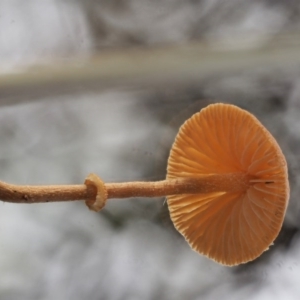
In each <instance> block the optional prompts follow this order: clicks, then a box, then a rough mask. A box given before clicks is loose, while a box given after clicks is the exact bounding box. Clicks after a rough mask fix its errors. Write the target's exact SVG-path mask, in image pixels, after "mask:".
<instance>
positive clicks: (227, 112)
mask: <svg viewBox="0 0 300 300" xmlns="http://www.w3.org/2000/svg"><path fill="white" fill-rule="evenodd" d="M157 196H167V201H168V206H169V210H170V214H171V219H172V221H173V223H174V225H175V227H176V228H177V229H178V231H179V232H180V233H181V234H182V235H183V236H184V237H185V238H186V240H187V241H188V243H189V244H190V245H191V247H192V248H193V249H194V250H196V251H197V252H199V253H201V254H204V255H206V256H208V257H210V258H212V259H214V260H215V261H217V262H219V263H222V264H224V265H237V264H240V263H245V262H248V261H250V260H253V259H255V258H256V257H258V256H259V255H261V254H262V252H264V251H265V250H267V249H268V247H269V246H270V245H271V244H272V242H273V241H274V239H275V238H276V236H277V235H278V233H279V231H280V228H281V226H282V222H283V219H284V215H285V211H286V208H287V204H288V198H289V184H288V178H287V164H286V161H285V158H284V155H283V154H282V152H281V150H280V148H279V146H278V144H277V142H276V141H275V139H274V138H273V137H272V135H271V134H270V133H269V132H268V131H267V130H266V129H265V128H264V126H263V125H262V124H261V123H260V122H259V121H258V120H257V119H256V118H255V117H254V116H253V115H252V114H250V113H248V112H246V111H244V110H242V109H240V108H238V107H236V106H233V105H226V104H213V105H209V106H208V107H207V108H204V109H203V110H201V111H200V112H199V113H196V114H195V115H193V116H192V117H191V118H190V119H189V120H187V121H186V122H185V123H184V124H183V125H182V127H181V128H180V130H179V133H178V135H177V137H176V140H175V142H174V144H173V147H172V149H171V153H170V157H169V161H168V171H167V178H166V180H163V181H158V182H126V183H104V182H103V181H102V180H101V179H100V178H99V177H98V176H97V175H95V174H90V175H89V176H88V177H87V178H86V181H85V184H83V185H70V186H59V185H58V186H18V185H11V184H7V183H4V182H0V199H1V200H3V201H7V202H14V203H39V202H50V201H51V202H56V201H72V200H84V199H85V200H86V204H87V206H88V207H89V208H90V209H92V210H95V211H99V210H101V209H102V208H103V207H104V205H105V203H106V200H107V199H109V198H127V197H157Z"/></svg>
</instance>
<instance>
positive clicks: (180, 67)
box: [0, 34, 300, 104]
mask: <svg viewBox="0 0 300 300" xmlns="http://www.w3.org/2000/svg"><path fill="white" fill-rule="evenodd" d="M299 65H300V35H298V34H294V35H284V36H276V37H273V38H272V40H270V38H269V39H267V38H266V37H257V36H254V37H251V36H248V37H246V38H243V39H241V38H239V39H231V40H230V41H229V40H224V41H221V40H216V41H210V42H207V43H205V44H203V43H201V44H200V43H192V44H188V45H179V46H178V45H177V46H169V47H161V48H150V49H149V48H138V49H127V50H119V51H110V52H109V51H107V52H102V53H100V54H99V55H98V56H96V57H93V58H90V59H86V60H76V61H68V62H64V63H61V64H60V63H52V64H51V65H50V64H49V65H47V66H40V67H36V68H28V69H27V70H26V71H23V72H20V73H14V74H2V75H0V99H1V100H0V104H1V103H2V104H7V103H9V102H8V101H10V100H9V99H11V98H13V99H14V100H15V101H14V102H16V103H18V102H20V101H23V100H22V99H24V97H25V96H26V95H27V97H32V99H33V98H35V96H41V95H44V94H47V93H49V92H50V93H54V92H58V93H65V92H67V93H72V92H75V91H78V89H79V90H81V89H84V90H86V89H87V88H88V89H106V88H116V87H146V88H147V87H151V88H153V87H160V86H168V85H169V86H170V85H174V84H176V85H177V84H185V83H190V82H196V81H198V80H200V79H201V78H203V77H205V76H211V75H217V74H221V75H222V74H227V73H228V72H236V71H245V70H254V69H255V68H257V67H259V68H262V67H266V68H274V67H286V68H288V67H295V66H296V67H297V66H299ZM25 98H26V97H25ZM4 99H7V100H4ZM32 99H31V100H32Z"/></svg>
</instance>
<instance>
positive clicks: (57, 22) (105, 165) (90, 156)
mask: <svg viewBox="0 0 300 300" xmlns="http://www.w3.org/2000/svg"><path fill="white" fill-rule="evenodd" d="M299 9H300V5H299V4H298V2H297V1H292V0H289V1H267V0H265V1H262V0H261V1H258V0H257V1H244V0H227V1H224V0H223V1H221V0H203V1H192V0H190V1H180V0H164V1H153V0H152V1H150V0H131V1H130V0H119V1H117V0H114V1H112V0H111V1H104V0H103V1H92V0H89V1H84V0H82V1H79V0H78V1H55V0H28V1H22V0H14V1H12V0H0V73H1V74H7V73H14V72H19V71H20V70H24V69H26V68H28V67H30V66H32V65H38V64H43V63H45V62H47V63H49V62H51V61H52V60H53V61H55V60H57V59H60V60H61V59H69V58H70V57H72V58H75V59H76V58H78V59H79V58H82V57H89V56H91V55H94V54H95V53H101V51H103V50H105V51H110V49H111V50H115V49H120V48H130V47H141V48H143V47H154V46H161V45H165V44H168V45H169V44H172V45H177V44H178V46H180V45H184V44H185V43H188V42H193V41H196V40H197V41H201V42H204V43H205V42H206V41H209V40H211V39H220V38H221V39H231V38H232V37H233V36H240V37H243V36H251V35H253V36H255V35H256V34H257V35H258V34H259V35H260V36H264V37H265V38H266V39H271V38H272V36H273V35H274V34H276V33H287V32H294V31H297V30H298V27H299ZM299 78H300V77H299V70H298V69H297V67H296V68H294V69H293V70H292V69H289V68H283V69H276V71H274V69H272V70H269V69H267V68H263V69H251V70H244V71H243V72H238V73H237V72H236V73H234V72H233V73H232V74H231V73H230V74H217V75H216V76H211V77H210V78H207V79H206V80H201V81H200V82H199V84H195V83H193V84H190V85H187V86H185V87H177V86H175V85H174V86H168V87H167V88H165V89H163V88H160V89H156V90H154V89H138V88H137V89H135V90H132V89H130V90H127V89H121V88H116V89H111V90H106V91H103V92H96V91H93V90H91V91H87V90H84V91H82V92H80V91H79V92H77V93H76V94H74V93H73V94H72V95H68V94H63V95H62V94H60V93H57V92H56V91H55V90H54V91H52V90H48V91H46V93H45V96H44V97H41V98H39V99H35V100H34V101H30V97H28V95H24V98H26V99H27V100H26V102H21V103H20V101H14V98H13V97H11V98H10V97H8V98H7V99H9V101H7V99H4V97H2V98H1V99H0V105H1V106H0V141H1V146H0V178H1V180H3V181H8V182H11V183H16V184H74V183H82V182H83V180H84V178H85V177H86V175H87V174H88V173H90V172H95V173H97V174H99V175H100V176H101V177H102V178H103V179H104V180H105V181H107V182H113V181H126V180H131V181H132V180H158V179H163V178H164V177H165V170H166V162H167V157H168V153H169V149H170V147H171V145H172V142H173V139H174V137H175V135H176V132H177V130H178V128H179V126H180V125H181V124H182V123H183V122H184V120H185V119H186V118H188V117H190V116H191V115H192V114H193V113H194V112H196V111H199V110H200V109H201V108H202V107H205V106H206V105H208V104H209V103H212V102H218V101H220V102H228V103H233V104H236V105H238V106H240V107H242V108H245V109H247V110H249V111H250V112H252V113H254V114H255V115H256V116H257V117H258V118H259V119H260V120H261V122H262V123H263V124H264V125H265V126H266V127H267V128H268V129H269V130H270V132H271V133H272V134H273V135H274V136H275V138H276V139H277V140H278V143H279V144H280V146H281V147H282V149H283V152H284V153H285V155H286V157H287V160H288V164H289V178H290V184H291V198H290V204H289V207H288V211H287V215H286V219H285V223H284V226H283V229H282V231H281V233H280V235H279V237H278V238H277V240H276V241H275V244H274V246H272V247H271V249H270V250H269V251H268V252H266V253H264V254H263V255H262V256H261V257H260V258H258V259H257V260H255V261H254V262H251V263H248V264H245V265H242V266H238V267H233V268H228V267H224V266H221V265H218V264H216V263H214V262H213V261H210V260H208V259H206V258H205V257H202V256H200V255H198V254H197V253H195V252H194V251H192V250H191V249H190V248H189V246H188V245H187V243H186V242H185V241H184V239H183V238H182V237H181V236H180V234H178V233H177V232H176V231H175V229H174V227H173V225H172V223H171V221H170V219H169V214H168V209H167V205H166V203H165V202H164V199H162V198H157V199H135V200H133V199H123V200H116V199H113V200H110V201H109V203H108V204H107V206H106V208H105V209H104V210H103V211H102V212H101V213H93V212H90V211H88V209H87V208H86V207H85V205H84V203H81V202H74V203H60V204H36V205H13V204H8V203H0V278H1V279H0V299H28V300H29V299H31V300H33V299H62V300H63V299H91V300H93V299H220V298H221V299H232V300H234V299H239V300H240V299H264V300H265V299H274V297H276V299H299V298H300V287H299V276H300V263H299V258H300V239H299V226H300V223H299V214H300V202H299V199H298V195H299V189H300V186H299V185H300V178H299V168H300V163H299V159H298V153H299V151H300V123H299V122H300V118H299V116H300V98H299V97H300V85H299V82H300V81H299ZM2 102H3V103H2ZM1 103H2V104H1Z"/></svg>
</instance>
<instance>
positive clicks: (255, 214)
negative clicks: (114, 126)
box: [167, 104, 289, 265]
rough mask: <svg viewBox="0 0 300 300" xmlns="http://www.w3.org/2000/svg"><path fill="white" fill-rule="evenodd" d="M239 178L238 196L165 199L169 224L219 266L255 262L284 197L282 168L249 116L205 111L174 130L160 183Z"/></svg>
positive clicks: (229, 109) (276, 226) (217, 107)
mask: <svg viewBox="0 0 300 300" xmlns="http://www.w3.org/2000/svg"><path fill="white" fill-rule="evenodd" d="M230 173H234V174H236V173H242V174H246V175H247V176H248V178H249V185H246V188H245V189H244V190H241V191H238V192H237V191H232V192H230V191H220V192H211V193H204V194H185V195H173V196H168V197H167V200H168V206H169V210H170V215H171V219H172V221H173V223H174V225H175V227H176V228H177V230H178V231H179V232H180V233H181V234H182V235H183V236H184V237H185V239H186V240H187V241H188V243H189V244H190V245H191V247H192V248H193V249H194V250H196V251H197V252H199V253H201V254H204V255H206V256H208V257H210V258H212V259H213V260H215V261H217V262H219V263H222V264H225V265H237V264H240V263H245V262H248V261H250V260H253V259H255V258H256V257H258V256H259V255H261V253H262V252H264V251H266V250H268V248H269V246H270V245H271V244H272V242H273V241H274V239H275V238H276V237H277V235H278V233H279V231H280V229H281V226H282V222H283V219H284V215H285V211H286V208H287V204H288V198H289V184H288V177H287V164H286V160H285V158H284V155H283V153H282V151H281V149H280V147H279V146H278V144H277V142H276V141H275V139H274V138H273V136H272V135H271V134H270V133H269V132H268V131H267V130H266V129H265V127H264V126H263V125H262V124H261V123H260V122H259V121H258V120H257V119H256V118H255V117H254V116H253V115H252V114H250V113H248V112H247V111H245V110H242V109H240V108H238V107H236V106H234V105H228V104H212V105H209V106H208V107H206V108H204V109H202V110H201V111H200V112H199V113H196V114H195V115H193V116H192V117H191V118H190V119H188V120H187V121H186V122H185V123H184V124H183V125H182V126H181V128H180V130H179V133H178V135H177V137H176V139H175V142H174V144H173V147H172V149H171V153H170V157H169V161H168V172H167V178H168V179H171V178H179V177H181V178H195V177H201V176H205V175H213V174H230Z"/></svg>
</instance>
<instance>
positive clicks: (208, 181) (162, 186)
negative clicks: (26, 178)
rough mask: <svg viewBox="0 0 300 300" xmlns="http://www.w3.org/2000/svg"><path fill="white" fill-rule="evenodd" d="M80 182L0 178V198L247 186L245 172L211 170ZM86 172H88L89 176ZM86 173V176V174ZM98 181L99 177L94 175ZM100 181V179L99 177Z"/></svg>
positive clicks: (36, 199)
mask: <svg viewBox="0 0 300 300" xmlns="http://www.w3.org/2000/svg"><path fill="white" fill-rule="evenodd" d="M91 175H92V179H91V180H89V182H87V180H86V183H85V184H82V185H48V186H28V185H24V186H23V185H13V184H8V183H5V182H2V181H0V199H1V200H2V201H5V202H12V203H43V202H62V201H75V200H85V199H96V196H97V195H98V193H99V189H104V190H105V194H107V198H129V197H161V196H168V195H179V194H198V193H210V192H226V191H233V192H235V191H236V192H238V191H242V190H246V188H247V187H248V186H249V184H250V183H249V177H248V176H247V175H246V174H245V173H229V174H214V175H208V176H201V177H198V178H177V179H166V180H162V181H156V182H124V183H106V184H104V183H102V185H103V187H104V188H101V187H99V182H98V183H97V182H95V180H93V179H95V178H96V177H97V176H96V175H94V174H91ZM91 175H90V176H91ZM90 176H89V177H88V178H90ZM97 178H98V180H99V181H101V180H100V179H99V177H97ZM101 182H102V181H101Z"/></svg>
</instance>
